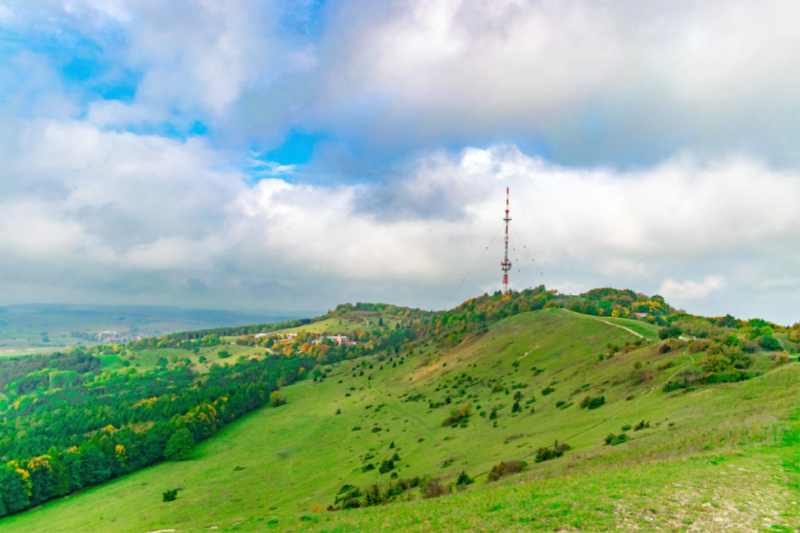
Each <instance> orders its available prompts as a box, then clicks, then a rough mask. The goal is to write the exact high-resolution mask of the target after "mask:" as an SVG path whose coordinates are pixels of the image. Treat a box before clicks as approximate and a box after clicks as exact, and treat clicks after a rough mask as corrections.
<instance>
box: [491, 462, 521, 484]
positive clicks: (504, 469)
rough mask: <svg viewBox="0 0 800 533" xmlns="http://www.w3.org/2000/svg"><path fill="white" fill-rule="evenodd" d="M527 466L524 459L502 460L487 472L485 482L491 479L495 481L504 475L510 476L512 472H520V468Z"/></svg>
mask: <svg viewBox="0 0 800 533" xmlns="http://www.w3.org/2000/svg"><path fill="white" fill-rule="evenodd" d="M526 466H528V463H526V462H525V461H504V462H502V463H500V464H499V465H495V466H493V467H492V471H491V472H489V476H488V477H487V478H486V482H487V483H491V482H492V481H497V480H498V479H501V478H504V477H506V476H510V475H512V474H518V473H520V472H522V470H523V469H524V468H525V467H526Z"/></svg>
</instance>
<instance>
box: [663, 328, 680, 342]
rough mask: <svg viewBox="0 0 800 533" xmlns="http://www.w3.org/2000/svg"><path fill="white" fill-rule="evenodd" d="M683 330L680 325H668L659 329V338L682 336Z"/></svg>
mask: <svg viewBox="0 0 800 533" xmlns="http://www.w3.org/2000/svg"><path fill="white" fill-rule="evenodd" d="M681 333H683V330H682V329H681V328H679V327H678V326H667V327H665V328H661V329H659V330H658V338H659V339H661V340H664V339H677V338H678V337H680V336H681Z"/></svg>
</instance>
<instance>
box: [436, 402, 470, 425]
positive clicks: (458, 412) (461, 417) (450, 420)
mask: <svg viewBox="0 0 800 533" xmlns="http://www.w3.org/2000/svg"><path fill="white" fill-rule="evenodd" d="M471 414H472V407H470V405H469V404H467V405H462V406H460V407H459V408H457V409H451V410H450V416H448V417H447V418H445V419H444V422H442V426H443V427H446V426H450V427H456V426H458V424H459V423H461V424H462V426H466V420H467V419H468V418H469V417H470V415H471Z"/></svg>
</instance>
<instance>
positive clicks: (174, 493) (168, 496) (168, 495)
mask: <svg viewBox="0 0 800 533" xmlns="http://www.w3.org/2000/svg"><path fill="white" fill-rule="evenodd" d="M177 497H178V489H173V490H167V491H165V492H164V493H163V494H162V495H161V501H165V502H171V501H175V499H176V498H177Z"/></svg>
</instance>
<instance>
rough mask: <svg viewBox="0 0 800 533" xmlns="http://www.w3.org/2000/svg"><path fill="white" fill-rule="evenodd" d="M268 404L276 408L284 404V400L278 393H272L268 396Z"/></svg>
mask: <svg viewBox="0 0 800 533" xmlns="http://www.w3.org/2000/svg"><path fill="white" fill-rule="evenodd" d="M269 403H270V405H272V407H278V406H281V405H283V404H285V403H286V398H284V397H282V396H281V393H280V391H273V392H272V394H270V395H269Z"/></svg>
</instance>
